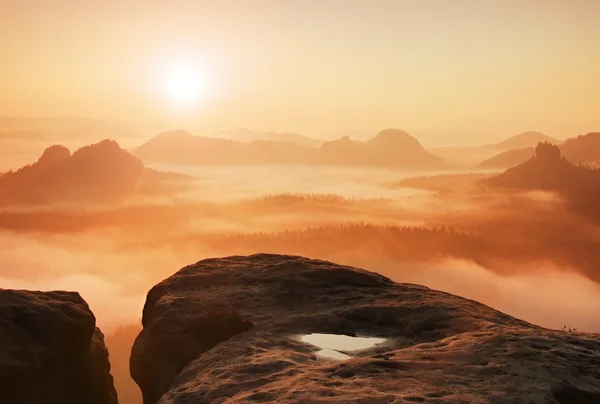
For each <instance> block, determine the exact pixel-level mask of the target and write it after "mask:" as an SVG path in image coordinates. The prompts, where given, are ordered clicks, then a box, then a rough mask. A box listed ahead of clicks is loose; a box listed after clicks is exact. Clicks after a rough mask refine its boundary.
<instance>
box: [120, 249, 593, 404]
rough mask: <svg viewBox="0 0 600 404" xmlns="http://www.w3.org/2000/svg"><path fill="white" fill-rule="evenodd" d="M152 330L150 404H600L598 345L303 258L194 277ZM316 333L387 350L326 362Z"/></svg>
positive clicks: (174, 293)
mask: <svg viewBox="0 0 600 404" xmlns="http://www.w3.org/2000/svg"><path fill="white" fill-rule="evenodd" d="M215 313H216V314H215ZM218 313H222V317H221V318H220V319H219V316H218ZM246 316H250V317H251V320H252V321H251V322H252V323H253V324H250V323H249V322H248V319H247V318H246ZM142 322H143V326H144V328H143V330H142V332H141V333H140V335H139V336H138V338H137V340H136V343H135V345H134V347H133V349H132V357H131V373H132V376H133V377H134V379H135V380H136V382H137V383H138V384H139V385H140V387H141V389H142V392H143V395H144V403H145V404H155V403H160V404H192V403H193V404H199V403H233V402H235V403H239V402H277V403H282V402H288V403H319V402H322V403H326V402H327V403H329V402H336V403H410V402H413V403H414V402H423V403H465V404H467V403H469V404H472V403H527V404H529V403H536V404H538V403H559V404H567V403H585V404H588V403H589V404H591V403H600V336H599V335H596V334H594V335H592V334H572V333H566V332H561V331H552V330H547V329H544V328H541V327H537V326H534V325H531V324H529V323H526V322H524V321H521V320H518V319H515V318H513V317H511V316H508V315H506V314H503V313H500V312H498V311H496V310H493V309H491V308H489V307H487V306H485V305H482V304H480V303H477V302H475V301H471V300H467V299H464V298H460V297H457V296H453V295H450V294H447V293H443V292H439V291H435V290H431V289H428V288H426V287H423V286H417V285H412V284H397V283H394V282H392V281H391V280H389V279H387V278H385V277H383V276H381V275H378V274H375V273H371V272H368V271H365V270H361V269H355V268H350V267H345V266H341V265H336V264H333V263H330V262H324V261H318V260H310V259H307V258H302V257H293V256H281V255H268V254H259V255H253V256H248V257H227V258H220V259H208V260H204V261H200V262H198V263H196V264H194V265H190V266H188V267H185V268H183V269H181V270H180V271H179V272H177V273H176V274H174V275H173V276H171V277H170V278H168V279H166V280H164V281H163V282H161V283H159V284H158V285H156V286H155V287H154V288H152V290H150V292H149V293H148V297H147V301H146V305H145V307H144V313H143V320H142ZM308 333H335V334H345V335H352V336H354V335H358V336H372V337H383V338H386V339H387V341H386V342H385V343H383V344H381V345H378V346H375V347H373V348H370V349H366V350H363V351H353V352H346V353H347V354H350V355H351V356H352V358H351V359H349V360H344V361H336V360H325V359H323V358H322V357H320V356H319V355H317V354H316V352H317V351H318V350H319V349H320V348H318V347H316V346H312V345H309V344H306V343H303V342H301V341H300V339H299V336H300V335H302V334H308Z"/></svg>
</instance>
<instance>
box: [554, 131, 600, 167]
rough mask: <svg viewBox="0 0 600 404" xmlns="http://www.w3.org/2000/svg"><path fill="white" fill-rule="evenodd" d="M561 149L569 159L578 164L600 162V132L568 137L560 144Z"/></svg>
mask: <svg viewBox="0 0 600 404" xmlns="http://www.w3.org/2000/svg"><path fill="white" fill-rule="evenodd" d="M560 151H561V153H562V154H563V155H564V156H565V158H566V159H567V160H569V161H572V162H574V163H577V164H598V163H600V132H592V133H588V134H587V135H581V136H577V137H575V138H571V139H567V140H566V141H565V142H564V143H563V144H562V145H560Z"/></svg>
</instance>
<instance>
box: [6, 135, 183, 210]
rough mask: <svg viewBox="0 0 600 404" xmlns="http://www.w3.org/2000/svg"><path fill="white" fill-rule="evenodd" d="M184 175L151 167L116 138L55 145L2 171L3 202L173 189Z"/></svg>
mask: <svg viewBox="0 0 600 404" xmlns="http://www.w3.org/2000/svg"><path fill="white" fill-rule="evenodd" d="M181 179H182V177H181V176H180V175H177V174H172V175H171V174H168V173H160V172H156V171H154V170H150V169H146V168H145V167H144V164H143V163H142V162H141V161H140V160H139V159H137V158H136V157H134V156H132V155H131V154H130V153H128V152H127V151H125V150H123V149H121V148H120V147H119V145H118V143H117V142H115V141H112V140H103V141H101V142H99V143H96V144H92V145H89V146H84V147H82V148H80V149H78V150H77V151H75V152H74V153H73V154H71V152H70V151H69V149H67V148H66V147H64V146H60V145H55V146H50V147H48V148H47V149H46V150H45V151H44V153H43V154H42V156H41V157H40V158H39V159H38V160H37V161H36V162H35V163H33V164H30V165H27V166H24V167H22V168H20V169H18V170H17V171H14V172H13V171H10V172H7V173H4V174H2V175H0V204H2V205H7V204H8V205H15V204H16V205H18V204H40V203H52V202H58V201H61V202H73V201H78V200H89V201H112V200H118V199H120V198H122V197H125V196H129V195H132V194H136V193H145V192H154V191H159V190H167V189H171V188H170V186H169V182H170V181H174V180H181ZM161 185H164V188H162V187H161Z"/></svg>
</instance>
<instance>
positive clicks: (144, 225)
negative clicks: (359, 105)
mask: <svg viewBox="0 0 600 404" xmlns="http://www.w3.org/2000/svg"><path fill="white" fill-rule="evenodd" d="M157 139H158V140H159V141H160V142H162V145H161V146H159V147H154V146H153V147H154V149H153V151H152V157H150V156H148V155H147V153H148V150H149V146H148V145H150V146H152V145H154V144H155V143H156V142H157ZM181 139H184V141H183V143H178V142H180V141H181ZM517 139H520V140H521V141H522V142H529V144H531V147H532V150H533V152H532V153H533V154H532V156H530V157H528V158H527V159H526V160H524V161H523V162H520V163H518V164H516V165H514V166H512V167H511V168H507V169H506V170H491V169H489V168H482V167H479V166H477V165H472V166H465V164H464V162H462V161H460V160H459V159H457V160H454V161H453V160H449V159H448V158H446V159H441V158H439V157H437V156H435V155H434V154H432V153H431V152H427V151H426V150H425V149H424V148H423V147H422V146H421V145H420V144H419V142H418V140H417V139H415V138H413V137H411V136H410V135H408V134H406V133H404V132H402V131H399V130H391V129H390V130H385V131H382V132H381V133H380V134H379V135H377V136H375V137H374V138H373V139H372V140H367V141H364V142H363V141H353V140H347V139H346V140H342V141H341V143H338V141H333V142H331V143H328V142H325V143H324V144H322V145H320V146H314V145H312V146H306V145H304V144H299V143H294V142H293V141H287V140H286V141H278V140H252V141H238V140H231V139H224V138H200V137H198V138H196V137H194V136H192V135H190V134H187V133H185V132H182V131H175V132H165V133H162V134H160V135H159V136H157V137H155V138H153V139H151V140H150V141H148V142H146V143H144V144H143V145H142V146H140V147H134V148H130V149H129V150H125V149H123V148H121V146H120V145H119V144H118V143H117V142H116V141H112V140H102V141H100V142H97V143H92V144H89V145H86V146H84V147H81V148H79V149H76V150H74V151H73V152H72V151H70V150H69V149H68V148H66V147H64V146H57V145H55V146H51V147H48V148H46V149H45V151H44V152H43V153H42V154H41V156H39V158H37V159H34V160H33V161H31V163H30V164H28V165H25V166H23V167H20V168H19V167H15V168H14V169H12V170H10V171H7V172H5V173H3V174H2V175H1V176H0V206H1V210H0V226H1V228H2V232H1V233H0V237H1V238H2V243H1V247H0V248H1V249H2V256H3V258H4V261H3V263H4V265H3V270H2V273H1V274H0V282H1V284H2V287H3V288H11V289H27V290H70V291H77V292H79V293H80V294H81V295H82V296H83V297H84V298H85V300H86V301H87V303H89V306H90V308H91V310H92V311H93V313H94V314H95V316H96V321H97V325H98V327H100V329H101V330H102V331H103V332H104V334H105V336H106V345H107V347H108V349H109V355H110V362H111V365H112V375H113V376H114V378H115V386H116V389H117V392H118V395H119V397H120V402H121V403H141V395H140V392H139V389H138V388H137V386H136V385H135V384H134V382H133V380H132V379H131V377H130V376H129V354H130V350H131V347H132V345H133V343H134V340H135V338H136V337H137V335H138V333H139V332H140V330H141V329H142V327H141V325H140V320H141V314H142V309H143V308H144V302H145V300H146V295H147V294H148V291H149V290H151V289H152V288H153V286H154V285H156V284H157V283H159V282H160V281H161V280H163V279H165V278H166V277H168V276H170V275H172V274H173V272H174V271H176V270H177V269H178V268H182V267H185V266H186V265H190V264H191V263H194V262H197V261H200V260H202V259H205V258H212V257H223V256H252V255H253V254H259V253H263V254H264V253H269V254H282V255H284V256H302V257H308V258H314V259H320V260H326V261H331V262H335V263H337V264H340V265H348V266H351V267H358V268H367V269H369V270H371V271H375V272H377V273H379V274H382V275H384V276H386V277H388V278H389V279H391V280H392V281H396V282H401V283H409V284H419V285H424V286H427V287H429V288H432V289H436V290H440V291H444V292H448V293H452V294H455V295H458V296H463V297H466V298H468V299H473V300H476V301H478V302H481V303H483V304H485V305H487V306H490V307H492V308H494V309H497V310H500V311H502V312H504V313H507V314H509V315H512V316H515V317H517V318H520V319H522V320H525V321H528V322H531V323H534V324H537V325H540V326H543V327H548V328H550V329H554V330H561V329H563V328H565V329H567V328H568V329H571V330H577V331H578V332H592V333H594V332H600V326H599V324H598V322H597V318H598V314H599V312H598V308H599V307H600V270H599V269H598V268H600V255H599V254H598V245H599V241H600V211H599V210H598V206H600V205H598V203H597V201H600V188H599V184H600V171H598V170H597V169H595V168H594V167H593V163H594V162H597V161H600V154H592V155H590V154H589V153H588V151H589V149H587V148H586V147H584V146H583V147H581V148H580V149H579V150H584V151H585V153H583V152H580V154H575V153H574V152H572V151H569V152H567V154H569V153H570V156H571V158H572V159H573V160H575V161H576V164H574V163H573V162H571V161H570V160H568V159H566V158H565V157H563V156H562V155H561V152H562V153H564V151H563V148H564V147H566V146H565V145H569V144H570V142H592V141H593V142H596V144H600V134H598V133H594V134H589V135H586V136H585V137H579V138H575V139H574V140H571V141H567V142H565V143H562V144H558V145H554V144H553V143H550V142H548V141H546V140H545V139H539V136H538V135H536V134H534V135H532V134H530V133H526V134H523V135H519V136H518V137H517ZM538 141H542V142H541V143H540V142H538ZM23 142H27V140H23ZM196 142H198V144H199V145H194V143H196ZM556 143H558V142H556ZM165 145H168V146H165ZM194 147H195V148H197V152H195V153H192V149H193V148H194ZM411 147H412V148H413V149H414V150H413V151H412V152H410V155H411V156H412V160H411V161H410V162H409V163H406V164H405V160H404V159H403V158H402V153H407V149H410V148H411ZM570 147H571V148H573V147H572V145H570ZM332 148H335V151H334V152H335V156H336V158H335V159H333V160H332V159H330V158H329V156H331V153H332V151H331V149H332ZM482 148H484V149H485V150H486V151H487V154H494V153H496V154H497V153H503V151H502V150H499V149H498V146H497V147H490V146H482ZM282 149H286V150H287V154H285V153H282V152H281V150H282ZM296 149H299V150H302V152H298V150H296ZM324 149H325V150H327V152H326V153H325V154H323V153H324V152H323V150H324ZM140 150H141V152H140ZM163 150H166V151H165V153H164V154H161V153H162V151H163ZM232 150H233V151H232ZM240 150H241V152H240ZM265 150H267V151H269V150H270V151H272V150H276V155H277V156H278V157H282V156H283V157H285V156H288V157H289V158H287V159H286V160H285V161H279V162H277V161H274V160H273V158H271V157H270V156H272V154H270V153H266V152H265ZM399 150H404V152H400V154H399V155H400V157H398V158H395V157H394V156H395V153H396V152H397V151H399ZM567 150H571V149H567ZM595 150H596V151H599V150H600V148H596V149H595ZM179 151H186V153H187V156H190V157H187V158H185V159H184V160H182V161H181V162H178V161H177V156H178V155H179ZM240 153H241V154H240ZM419 154H420V157H418V155H419ZM138 156H141V157H138ZM203 156H211V157H210V159H207V160H203V158H204V157H203ZM221 156H224V160H225V161H223V163H222V164H221V163H220V162H219V161H218V160H219V158H220V157H221ZM299 156H302V157H299ZM306 156H310V157H306ZM192 157H193V159H192ZM583 163H585V164H586V165H582V164H583ZM33 251H35V253H32V252H33ZM146 304H147V303H146ZM324 334H326V333H324ZM331 334H335V333H331ZM314 335H317V336H318V335H320V334H319V333H315V334H314ZM307 337H309V336H307ZM348 338H349V337H348ZM383 340H384V339H380V340H377V341H383ZM303 341H305V340H304V339H303ZM305 342H308V343H309V344H314V345H316V346H318V347H320V348H321V349H323V350H324V351H323V352H324V353H323V352H322V353H321V354H320V355H325V357H328V358H329V359H330V360H333V359H340V358H341V359H350V358H351V357H352V356H349V354H350V355H351V354H352V352H350V351H351V349H350V351H349V350H348V349H347V350H344V349H342V348H340V349H336V348H335V347H332V346H330V345H331V344H332V343H329V345H328V344H327V343H325V344H323V343H318V342H310V341H305ZM333 345H335V344H333ZM341 345H342V346H343V343H342V344H341ZM369 346H370V345H369ZM361 349H362V348H361ZM373 349H375V348H373Z"/></svg>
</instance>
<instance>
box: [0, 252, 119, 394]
mask: <svg viewBox="0 0 600 404" xmlns="http://www.w3.org/2000/svg"><path fill="white" fill-rule="evenodd" d="M32 254H35V252H33V251H32ZM0 397H1V399H0V401H1V402H2V403H6V404H38V403H39V404H41V403H44V404H83V403H87V404H117V393H116V391H115V388H114V385H113V378H112V376H111V374H110V363H109V358H108V351H107V350H106V347H105V345H104V338H103V335H102V332H101V331H100V330H99V329H98V328H97V327H96V319H95V318H94V314H93V313H92V312H91V311H90V308H89V307H88V305H87V303H86V302H85V301H84V300H83V299H82V298H81V296H79V294H78V293H74V292H63V291H54V292H34V291H26V290H7V289H0Z"/></svg>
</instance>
